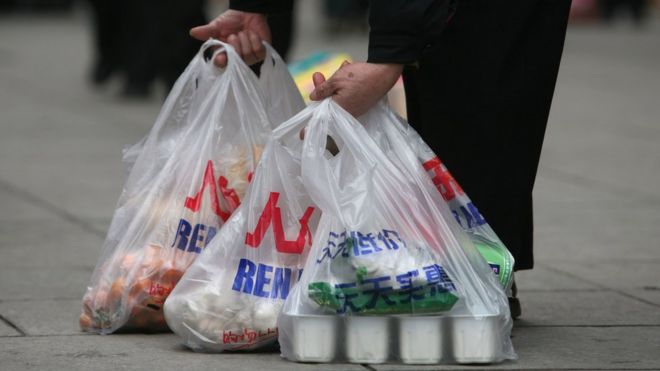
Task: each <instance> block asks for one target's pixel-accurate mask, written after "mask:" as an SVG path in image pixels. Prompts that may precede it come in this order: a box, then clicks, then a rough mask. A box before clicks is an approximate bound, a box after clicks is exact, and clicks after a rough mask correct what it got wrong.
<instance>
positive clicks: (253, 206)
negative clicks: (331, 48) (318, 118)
mask: <svg viewBox="0 0 660 371" xmlns="http://www.w3.org/2000/svg"><path fill="white" fill-rule="evenodd" d="M303 112H305V111H303ZM299 116H300V114H299V115H296V116H294V117H293V118H292V119H290V120H289V121H287V122H285V123H284V124H282V125H280V126H279V127H278V128H277V129H275V130H274V131H273V134H272V137H271V138H270V140H269V141H268V143H267V144H266V147H265V149H264V152H263V154H262V156H261V160H260V162H259V164H258V166H257V169H256V170H255V173H254V176H253V177H252V183H251V185H250V188H249V189H248V191H247V194H246V196H245V198H244V199H243V202H242V203H241V205H240V206H239V207H238V209H237V210H236V211H235V212H234V214H233V215H232V217H231V218H230V219H229V220H228V221H227V223H226V224H225V225H224V226H223V227H222V229H221V230H220V231H219V232H218V234H217V235H216V237H215V238H214V239H213V241H212V242H211V244H210V245H208V246H207V247H206V249H205V250H204V251H203V252H202V254H201V255H200V256H199V258H198V259H197V260H196V261H195V263H194V264H193V265H192V266H191V267H190V268H189V269H188V271H187V272H186V273H185V275H184V276H183V278H182V279H181V281H180V282H179V284H178V285H177V286H176V288H175V289H174V291H173V292H172V294H171V295H170V296H169V298H168V299H167V301H166V302H165V318H166V320H167V323H168V325H169V326H170V328H171V329H172V330H173V331H174V332H175V333H177V334H178V335H179V336H181V338H182V339H183V343H184V344H185V345H186V346H188V347H190V348H192V349H193V350H203V351H211V352H221V351H227V350H231V351H237V350H252V349H257V348H262V347H265V346H268V345H271V344H273V343H275V341H276V340H277V333H278V329H277V317H278V315H279V312H280V309H281V307H282V305H283V303H284V300H285V299H286V298H287V296H288V294H289V292H290V290H291V288H292V287H293V286H294V285H295V283H296V282H297V281H298V278H299V276H300V273H301V272H302V270H301V268H302V266H303V263H304V261H305V258H306V256H307V253H308V252H309V246H310V244H311V238H312V237H311V236H312V234H313V232H314V230H315V229H316V225H317V223H318V214H319V213H318V211H316V208H315V207H314V206H313V204H312V203H311V200H310V199H309V196H308V195H307V192H306V191H305V189H304V188H303V187H302V183H301V180H300V156H301V151H302V141H301V140H300V138H299V131H300V130H301V129H302V128H303V127H304V126H303V124H304V123H301V122H300V120H299V119H298V117H299Z"/></svg>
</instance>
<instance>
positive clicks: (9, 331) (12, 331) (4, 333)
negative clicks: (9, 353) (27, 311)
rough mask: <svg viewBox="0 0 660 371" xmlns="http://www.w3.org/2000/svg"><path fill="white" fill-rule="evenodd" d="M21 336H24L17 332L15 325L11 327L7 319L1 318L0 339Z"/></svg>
mask: <svg viewBox="0 0 660 371" xmlns="http://www.w3.org/2000/svg"><path fill="white" fill-rule="evenodd" d="M0 313H2V312H0ZM21 335H22V334H21V333H20V332H18V331H17V330H16V328H15V327H14V325H13V324H11V325H10V323H8V322H7V319H5V318H4V317H0V338H3V337H9V336H21Z"/></svg>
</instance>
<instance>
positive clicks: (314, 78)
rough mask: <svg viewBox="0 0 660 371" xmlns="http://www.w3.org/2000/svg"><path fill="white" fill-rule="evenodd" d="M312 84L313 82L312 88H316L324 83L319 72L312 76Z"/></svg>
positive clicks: (323, 78)
mask: <svg viewBox="0 0 660 371" xmlns="http://www.w3.org/2000/svg"><path fill="white" fill-rule="evenodd" d="M312 82H314V88H318V87H319V85H321V84H323V83H324V82H325V76H323V74H322V73H321V72H314V74H313V75H312Z"/></svg>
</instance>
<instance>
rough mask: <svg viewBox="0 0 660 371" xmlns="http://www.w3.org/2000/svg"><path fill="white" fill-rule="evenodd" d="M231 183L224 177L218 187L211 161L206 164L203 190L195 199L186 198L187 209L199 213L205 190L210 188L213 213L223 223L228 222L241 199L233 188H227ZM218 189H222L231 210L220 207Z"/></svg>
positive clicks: (221, 177)
mask: <svg viewBox="0 0 660 371" xmlns="http://www.w3.org/2000/svg"><path fill="white" fill-rule="evenodd" d="M228 184H229V181H228V180H227V178H225V177H224V176H222V175H221V176H220V177H219V178H218V182H217V186H216V181H215V174H214V172H213V161H211V160H209V161H208V162H207V164H206V169H205V170H204V178H203V180H202V188H201V189H200V190H199V191H198V192H197V194H196V195H195V197H186V203H185V207H186V208H188V209H190V210H191V211H193V212H197V211H199V208H200V207H201V205H202V198H203V196H204V190H205V189H206V187H207V186H208V187H209V189H210V192H211V205H212V207H213V212H214V213H215V214H216V215H217V216H219V217H220V219H222V220H223V221H227V219H229V216H230V215H231V213H232V211H234V210H235V209H236V208H237V207H238V205H239V204H240V199H239V198H238V194H236V191H235V190H234V189H231V188H227V185H228ZM218 188H219V189H220V195H221V196H222V198H223V199H224V200H225V202H226V203H227V205H228V207H229V210H228V211H225V210H222V208H221V207H220V201H219V199H218Z"/></svg>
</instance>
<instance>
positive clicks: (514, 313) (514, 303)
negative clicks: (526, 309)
mask: <svg viewBox="0 0 660 371" xmlns="http://www.w3.org/2000/svg"><path fill="white" fill-rule="evenodd" d="M517 296H518V288H517V287H516V281H513V285H512V286H511V297H509V310H510V311H511V318H512V319H518V317H520V315H521V314H522V308H521V307H520V300H518V297H517Z"/></svg>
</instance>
